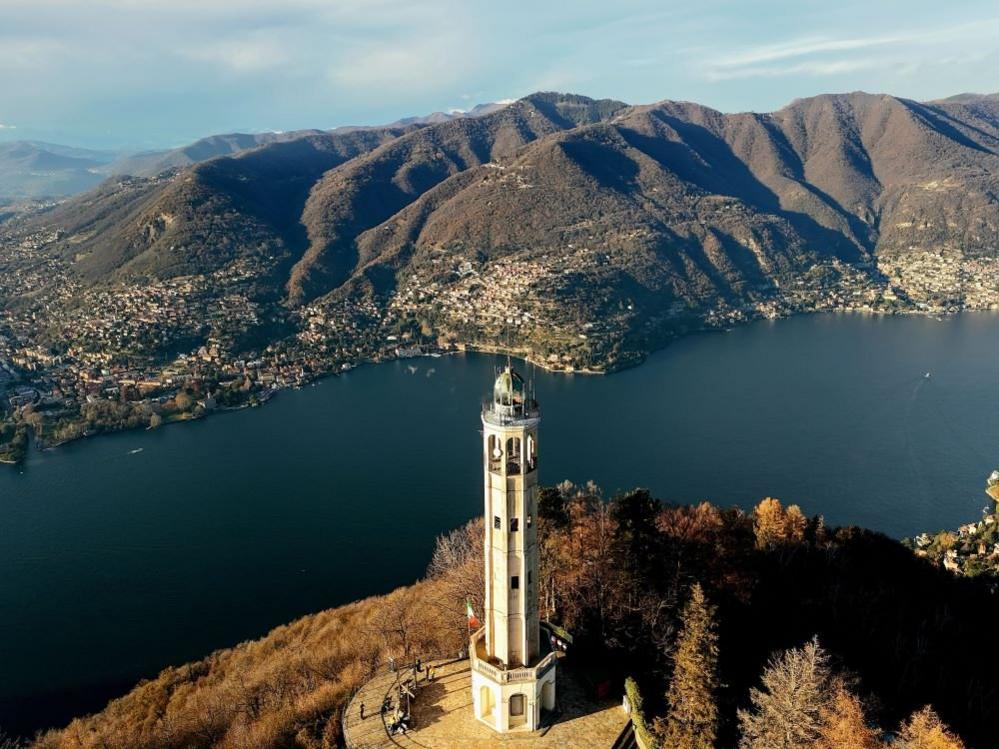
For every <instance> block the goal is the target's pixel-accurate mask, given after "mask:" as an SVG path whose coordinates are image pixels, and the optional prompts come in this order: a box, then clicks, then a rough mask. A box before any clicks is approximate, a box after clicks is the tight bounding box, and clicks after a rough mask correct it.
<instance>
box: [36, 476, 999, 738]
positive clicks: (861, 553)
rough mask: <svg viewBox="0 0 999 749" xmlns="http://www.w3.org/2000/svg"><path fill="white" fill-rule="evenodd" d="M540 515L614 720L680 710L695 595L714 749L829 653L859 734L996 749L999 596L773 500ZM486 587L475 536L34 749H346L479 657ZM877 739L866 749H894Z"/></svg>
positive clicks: (165, 677)
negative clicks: (672, 692) (625, 705)
mask: <svg viewBox="0 0 999 749" xmlns="http://www.w3.org/2000/svg"><path fill="white" fill-rule="evenodd" d="M538 509H539V545H540V570H539V587H540V590H539V591H538V592H539V605H540V607H541V611H542V616H543V618H544V619H546V620H548V621H551V622H553V623H555V624H557V625H559V626H561V627H562V628H563V629H564V630H566V631H568V632H569V633H571V637H572V646H571V648H570V650H569V653H568V661H567V662H568V663H569V664H570V666H572V667H574V668H577V669H580V670H581V672H582V673H583V675H584V677H583V678H584V680H587V681H588V682H589V683H591V684H593V685H594V688H595V689H596V686H597V685H599V684H601V683H603V684H604V686H603V687H601V688H602V689H606V690H607V691H608V693H609V695H610V698H611V699H616V700H619V699H620V696H621V694H622V691H623V688H624V684H625V678H626V677H632V679H633V682H632V683H631V685H630V686H629V696H630V697H632V698H634V696H635V690H636V689H638V688H639V687H640V689H641V692H642V696H643V697H644V700H643V702H644V708H643V713H642V716H644V718H645V719H646V720H647V721H648V724H649V725H650V726H653V725H655V724H656V722H655V720H654V718H655V717H656V716H661V715H663V713H664V711H665V709H666V705H665V704H664V703H665V702H666V701H667V697H666V692H667V685H668V684H669V683H670V681H671V678H672V675H673V673H674V672H675V669H676V661H677V660H678V659H679V658H680V657H681V655H680V653H681V650H678V649H677V648H678V637H679V633H680V632H681V631H682V630H683V627H684V623H685V621H686V616H687V614H686V612H687V611H688V607H689V603H688V602H689V601H690V600H691V597H692V593H691V591H692V590H694V587H695V586H697V587H698V588H699V590H701V591H702V592H703V594H704V596H705V597H706V600H707V601H708V602H710V606H709V607H708V609H707V611H708V612H709V617H710V620H711V625H712V628H713V629H714V631H715V632H716V633H717V646H718V660H717V669H718V677H719V678H718V681H717V687H716V688H715V689H713V690H711V691H710V692H709V693H708V694H709V699H711V701H712V702H713V704H714V705H715V708H716V710H717V716H718V717H717V728H718V742H717V744H716V746H717V747H719V749H727V748H728V747H734V746H736V745H737V743H738V739H739V736H740V733H742V734H743V735H745V731H746V728H747V725H748V723H749V722H748V721H747V719H746V718H745V717H744V716H743V715H742V714H741V711H744V710H748V711H750V712H752V708H753V706H754V705H759V701H758V696H757V693H756V692H755V691H754V689H759V688H760V687H761V686H762V685H761V674H763V673H764V672H765V671H767V670H769V669H770V668H771V667H772V665H773V663H774V662H775V661H773V660H772V658H773V657H774V656H775V655H777V654H780V653H781V652H782V651H785V650H787V649H795V650H792V651H791V656H787V657H795V656H794V653H802V652H804V653H806V654H807V653H808V652H809V647H810V646H809V645H808V644H807V643H809V642H810V641H811V640H812V638H813V637H816V636H817V638H818V642H819V643H821V648H822V652H823V653H824V655H823V656H822V657H823V659H824V660H823V661H822V662H821V667H822V670H823V671H824V672H826V673H827V675H826V676H825V677H823V678H824V679H825V683H826V685H827V686H828V685H829V684H831V683H835V684H836V685H838V686H837V689H842V690H844V693H846V694H848V695H849V699H850V701H851V704H853V705H854V706H855V709H856V711H858V713H859V715H860V719H859V728H857V727H856V726H857V721H856V720H855V721H854V723H853V724H852V725H853V727H854V728H855V730H860V731H862V732H867V731H869V730H870V729H869V728H864V726H865V717H864V716H865V715H866V720H870V721H871V723H875V724H877V725H880V726H883V727H884V730H891V729H894V728H895V727H896V726H898V725H899V724H901V723H906V722H909V716H910V715H913V714H916V715H917V716H918V715H920V714H921V710H922V708H923V707H924V706H925V705H932V706H933V708H934V709H935V710H936V711H938V712H939V715H940V716H941V717H942V718H943V720H944V721H945V722H946V723H947V724H949V725H950V726H952V727H953V729H954V731H955V732H956V733H957V735H959V736H961V737H962V738H964V739H965V740H966V741H968V742H969V743H968V746H977V747H985V746H988V745H989V741H990V740H991V737H992V735H993V728H992V727H993V725H994V719H995V716H996V714H997V711H999V701H997V697H996V694H995V690H994V689H993V688H992V686H991V685H992V684H993V679H992V678H991V662H990V660H989V659H988V658H983V657H982V655H981V648H982V647H983V645H982V643H985V642H988V640H989V637H990V636H991V633H992V631H993V630H994V628H995V623H996V621H997V618H999V609H997V603H996V600H995V596H994V595H993V594H992V592H991V587H992V586H991V581H990V579H962V578H958V577H955V576H953V575H951V574H950V573H948V572H945V571H944V570H942V569H939V568H938V567H936V566H934V565H932V564H930V563H929V562H928V561H926V560H924V559H920V558H918V557H917V556H916V555H914V554H912V553H911V552H910V551H908V550H907V549H905V548H904V547H903V546H902V545H901V544H899V543H898V542H896V541H892V540H891V539H888V538H886V537H885V536H882V535H880V534H876V533H872V532H869V531H865V530H863V529H859V528H839V529H837V528H829V527H827V526H826V525H825V524H824V523H823V521H822V519H821V518H812V519H807V518H805V517H804V516H803V515H802V514H801V512H800V511H799V510H798V508H797V507H794V506H791V507H787V508H785V507H783V506H782V505H781V504H780V503H779V502H778V501H777V500H774V499H766V500H763V501H762V502H761V503H760V504H759V505H758V506H757V507H756V509H755V510H754V511H753V512H751V513H748V514H747V513H743V512H742V511H741V510H735V509H733V510H722V509H719V508H718V507H715V506H712V505H710V504H708V503H702V504H700V505H697V506H672V505H666V504H663V503H661V502H659V501H658V500H656V499H654V498H653V497H651V496H650V495H649V494H648V493H647V492H644V491H641V490H636V491H631V492H627V493H625V494H621V495H619V496H616V497H614V498H613V499H611V500H609V501H605V500H604V498H603V497H601V495H600V493H599V490H597V489H596V488H595V487H587V488H585V489H582V488H578V487H575V486H572V485H571V484H568V483H565V484H562V485H560V486H559V487H558V488H549V489H545V490H543V491H542V492H541V495H540V497H539V506H538ZM482 570H483V560H482V527H481V521H478V520H476V521H473V522H472V523H470V524H469V525H468V526H467V527H465V528H462V529H459V530H457V531H455V532H452V533H450V534H446V535H444V536H442V537H440V538H439V539H438V543H437V548H436V551H435V552H434V555H433V558H432V560H431V563H430V566H429V569H428V572H427V576H426V578H425V579H424V580H422V581H419V582H417V583H416V584H414V585H413V586H410V587H407V588H402V589H399V590H396V591H394V592H392V593H390V594H388V595H384V596H378V597H374V598H370V599H367V600H365V601H360V602H357V603H353V604H349V605H347V606H342V607H340V608H337V609H333V610H330V611H324V612H320V613H317V614H313V615H310V616H306V617H303V618H302V619H299V620H298V621H296V622H293V623H290V624H288V625H285V626H282V627H278V628H277V629H275V630H274V631H273V632H271V633H270V634H269V635H267V636H266V637H264V638H262V639H260V640H258V641H255V642H246V643H242V644H239V645H237V646H235V647H233V648H229V649H225V650H220V651H217V652H215V653H212V654H211V655H209V656H207V657H205V658H204V659H203V660H200V661H197V662H194V663H189V664H186V665H182V666H177V667H171V668H167V669H165V670H164V671H163V672H162V673H161V674H159V675H158V676H157V677H156V678H154V679H151V680H148V681H144V682H142V683H140V684H139V685H137V686H136V688H135V689H134V690H132V691H131V692H129V693H128V694H126V695H124V696H123V697H121V698H120V699H117V700H114V701H112V702H111V703H110V704H108V706H107V707H106V708H105V709H104V710H102V711H100V712H98V713H96V714H94V715H91V716H87V717H81V718H79V719H77V720H74V721H72V722H71V723H70V724H69V725H68V726H67V727H66V728H65V729H61V730H52V731H49V732H46V733H43V734H41V735H39V736H38V737H37V738H36V739H35V740H34V741H33V742H32V743H31V746H32V747H34V748H35V749H57V748H58V749H70V748H72V749H83V748H85V747H87V748H89V747H102V748H103V749H118V748H119V747H120V748H121V749H125V747H128V749H141V748H142V747H150V748H151V747H158V748H159V749H169V748H170V747H177V748H178V749H179V748H180V747H204V748H205V749H208V748H209V747H226V748H232V747H247V749H249V747H253V748H254V749H278V748H283V747H303V748H306V747H307V748H309V749H312V748H315V749H319V748H320V747H321V748H323V749H326V748H328V747H334V746H337V745H338V743H337V742H338V741H339V739H340V737H341V720H342V710H343V708H344V706H345V705H346V703H347V701H348V700H349V698H350V695H351V694H352V693H353V691H354V690H355V689H356V688H357V687H358V686H359V685H360V684H362V683H363V682H364V681H366V680H367V678H368V677H369V675H370V674H371V673H372V672H373V671H375V670H376V669H379V668H382V667H384V665H385V663H386V662H387V661H388V659H389V658H394V659H395V661H396V662H397V663H403V664H404V663H411V662H412V661H413V660H414V659H415V658H417V657H421V656H422V657H424V658H425V659H426V658H429V657H431V656H438V655H443V654H451V653H455V652H457V650H458V649H460V648H461V647H463V646H464V644H465V642H466V640H465V635H466V632H467V627H466V620H465V601H466V597H467V598H471V600H472V601H473V606H474V607H475V609H476V610H477V611H481V605H482V599H481V596H482V591H483V580H482ZM696 595H697V594H694V597H696ZM560 668H562V666H560ZM832 674H835V678H831V675H832ZM766 688H768V689H775V688H776V687H775V682H774V681H773V680H770V681H767V682H766ZM818 696H819V697H822V698H827V697H828V695H823V694H821V693H820V694H819V695H818ZM813 697H814V696H813ZM813 697H810V696H809V693H808V692H807V691H806V690H799V693H793V692H792V693H791V694H790V695H789V696H787V698H788V699H790V700H791V702H792V703H794V701H795V700H805V701H808V700H809V699H813ZM792 708H793V704H792ZM823 710H825V707H823ZM823 715H825V713H823ZM633 717H634V716H633ZM789 717H790V718H791V719H793V721H794V723H793V728H794V730H795V731H796V732H799V733H800V734H801V735H802V736H805V737H809V736H814V731H815V730H816V725H815V724H816V723H817V722H818V716H817V715H810V714H809V712H808V711H807V710H803V711H801V712H798V713H794V712H793V709H792V710H791V713H790V714H789ZM924 717H925V716H924ZM625 721H626V716H625V715H624V713H623V712H622V713H621V725H622V726H623V725H624V723H625ZM809 721H811V722H809ZM847 727H850V724H847V725H846V726H839V728H838V730H839V731H840V732H841V733H840V734H839V735H840V736H842V735H843V734H842V731H843V730H844V728H847ZM810 732H811V733H810ZM880 733H881V731H877V732H870V734H871V736H870V737H869V738H868V741H867V743H863V744H857V745H858V746H865V747H872V749H873V747H880V746H881V744H880V742H877V743H875V737H877V736H878V734H880ZM955 741H957V740H956V739H955ZM801 745H803V746H804V745H806V744H801ZM807 745H809V746H811V744H807ZM833 745H834V746H843V745H844V744H833ZM753 746H754V747H759V746H766V743H765V742H764V743H762V744H761V743H759V742H757V743H756V744H753ZM906 746H923V744H907V745H906ZM933 746H940V747H941V748H942V749H948V748H950V747H960V746H963V745H962V744H960V743H939V744H934V745H933Z"/></svg>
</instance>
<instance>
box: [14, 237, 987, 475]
mask: <svg viewBox="0 0 999 749" xmlns="http://www.w3.org/2000/svg"><path fill="white" fill-rule="evenodd" d="M58 238H59V236H58V233H46V232H40V233H37V232H36V233H32V234H29V235H27V236H25V235H23V234H19V233H18V232H17V231H15V230H14V229H13V228H10V227H8V228H6V229H4V228H3V226H2V225H0V271H2V272H0V299H8V300H17V301H16V303H9V304H7V305H4V306H2V307H0V418H2V421H0V460H2V461H4V462H17V461H19V460H21V459H22V458H23V456H24V452H25V449H26V447H27V444H28V433H29V430H33V431H34V433H35V436H36V438H37V440H38V444H39V445H42V446H55V445H58V444H61V443H63V442H66V441H68V440H72V439H76V438H79V437H83V436H88V435H91V434H96V433H100V432H104V431H113V430H117V429H122V428H136V427H155V426H159V425H160V424H162V423H164V422H170V421H176V420H185V419H189V418H193V417H199V416H202V415H205V414H207V413H209V412H211V411H212V410H214V409H225V408H239V407H244V406H248V405H250V406H253V405H258V404H259V403H261V402H263V401H266V400H267V399H268V398H269V397H270V396H271V395H273V394H274V392H275V391H277V390H280V389H282V388H287V387H300V386H302V385H304V384H307V383H310V382H312V381H314V380H315V379H316V378H318V377H321V376H324V375H329V374H335V373H338V372H342V371H344V370H347V369H350V368H352V367H355V366H357V365H358V364H361V363H363V362H379V361H385V360H389V359H393V358H405V357H412V356H420V355H435V356H436V355H440V354H444V353H450V352H454V351H461V350H465V349H478V350H484V351H502V350H507V351H512V352H514V353H518V354H519V355H522V356H525V357H527V358H528V359H529V360H531V361H533V362H535V363H536V364H538V365H540V366H542V367H545V368H548V369H553V370H561V371H566V372H573V371H579V372H601V371H607V370H610V369H614V368H617V367H621V366H627V365H629V364H634V363H637V362H638V361H640V359H641V357H642V356H643V355H644V353H646V352H645V351H643V350H638V349H628V348H627V347H621V346H620V343H619V342H620V341H621V340H622V338H623V337H625V335H626V330H627V328H628V326H629V325H630V324H632V319H631V318H632V316H633V310H632V308H631V306H630V305H625V306H624V307H621V308H620V309H619V310H618V311H617V312H616V313H614V314H609V315H605V316H602V317H600V318H594V319H579V318H577V317H574V316H570V315H567V314H566V310H565V309H564V308H563V306H561V305H559V304H557V303H555V302H554V301H553V299H554V297H553V295H552V294H550V293H548V291H546V287H548V286H552V285H555V284H558V283H561V279H564V278H565V277H566V276H567V275H568V274H573V275H576V274H579V273H582V272H585V271H586V270H587V269H588V268H593V269H596V268H599V267H600V266H601V264H603V263H605V262H606V260H605V259H604V258H603V256H602V253H601V252H600V251H598V250H596V249H593V248H587V247H578V246H574V245H572V244H570V245H568V246H567V247H566V248H565V251H564V252H563V253H560V254H559V255H557V256H551V255H549V256H546V258H544V259H518V258H517V257H516V256H514V257H510V258H501V259H499V260H495V261H491V262H486V263H473V262H472V261H469V260H452V261H449V260H448V258H447V257H445V256H443V255H442V256H440V257H436V258H434V259H433V263H434V266H435V268H434V270H433V272H431V273H427V274H426V275H424V272H423V271H420V270H417V271H416V272H414V273H412V274H411V275H409V276H408V277H407V278H406V279H405V280H404V282H403V283H402V284H401V285H400V286H399V288H398V289H397V291H396V292H395V293H394V294H392V296H391V297H390V298H389V299H387V300H379V299H377V298H374V297H359V296H345V297H343V298H326V297H324V298H323V299H320V300H317V301H315V302H313V303H310V304H307V305H304V306H302V307H300V308H295V309H288V308H286V307H284V306H282V305H281V304H277V303H275V302H273V301H266V300H261V299H260V298H259V297H258V295H256V294H255V292H254V286H255V283H256V279H257V277H258V275H259V274H260V272H261V265H260V264H261V263H264V264H266V260H252V259H247V258H242V259H239V260H236V261H234V262H232V263H230V264H228V265H226V266H224V267H223V268H221V269H220V270H217V271H214V272H212V273H209V274H202V275H191V276H178V277H174V278H169V279H165V280H150V281H147V282H143V283H133V282H126V281H119V282H112V283H108V284H101V285H97V286H89V287H84V286H82V285H81V284H80V283H79V282H78V281H77V280H74V278H73V276H72V274H71V273H70V269H69V264H68V261H66V260H62V259H60V258H59V257H58V256H56V255H53V254H50V253H46V252H45V251H44V250H45V247H46V246H47V245H49V244H51V243H53V242H55V241H57V240H58ZM553 257H555V258H557V261H553V259H552V258H553ZM449 263H450V265H449ZM452 266H453V267H452ZM828 270H829V272H822V271H821V270H820V268H818V267H817V268H816V269H815V272H814V273H813V274H811V275H810V276H809V278H800V279H796V280H794V281H793V282H790V283H789V284H788V285H787V286H786V287H785V288H781V289H779V291H778V293H775V294H765V295H762V296H761V297H760V298H759V300H758V301H756V302H754V303H752V304H751V305H742V306H730V305H728V304H726V303H720V304H718V305H716V306H714V307H711V308H709V309H706V310H703V311H701V312H697V313H696V314H695V313H694V312H693V311H692V310H690V309H688V308H687V307H686V306H685V305H683V304H677V305H674V309H673V310H672V311H670V312H668V313H667V315H666V317H665V318H663V319H659V320H658V321H657V322H656V325H657V326H659V327H660V328H661V329H662V331H663V334H665V335H667V336H669V335H675V334H676V333H677V332H683V331H686V330H696V329H722V328H727V327H729V326H732V325H735V324H738V323H740V322H745V321H747V320H752V319H758V318H768V319H774V318H779V317H784V316H787V315H791V314H795V313H801V312H814V311H826V310H854V311H864V312H875V313H906V312H910V313H911V312H918V313H926V314H946V313H952V312H955V311H959V310H963V309H975V310H977V309H995V308H999V259H990V258H982V257H975V258H969V257H964V256H962V255H959V254H953V253H947V252H931V251H928V250H927V251H924V252H920V253H909V254H907V255H904V256H897V257H889V258H887V259H884V260H879V264H878V267H877V268H873V267H865V266H863V265H850V264H845V263H841V262H839V261H836V260H833V261H832V263H831V264H830V266H829V269H828Z"/></svg>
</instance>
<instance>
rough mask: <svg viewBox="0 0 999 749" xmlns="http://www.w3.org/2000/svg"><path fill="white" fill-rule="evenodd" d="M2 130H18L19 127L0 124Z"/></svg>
mask: <svg viewBox="0 0 999 749" xmlns="http://www.w3.org/2000/svg"><path fill="white" fill-rule="evenodd" d="M0 130H17V125H5V124H4V123H2V122H0Z"/></svg>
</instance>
